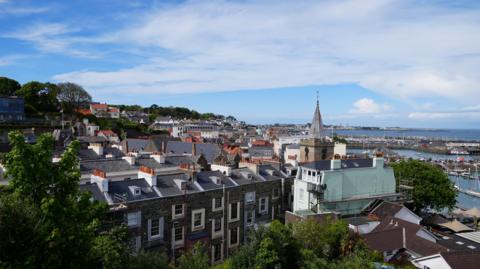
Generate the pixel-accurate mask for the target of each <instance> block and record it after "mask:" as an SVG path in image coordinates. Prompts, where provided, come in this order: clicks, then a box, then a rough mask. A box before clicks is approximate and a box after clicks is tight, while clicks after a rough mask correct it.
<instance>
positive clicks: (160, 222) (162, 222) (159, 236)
mask: <svg viewBox="0 0 480 269" xmlns="http://www.w3.org/2000/svg"><path fill="white" fill-rule="evenodd" d="M152 220H158V234H157V235H152ZM164 227H165V219H164V218H163V217H160V218H155V219H148V240H149V241H151V240H156V239H163V231H164V229H165V228H164Z"/></svg>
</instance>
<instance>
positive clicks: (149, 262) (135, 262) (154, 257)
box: [126, 251, 168, 269]
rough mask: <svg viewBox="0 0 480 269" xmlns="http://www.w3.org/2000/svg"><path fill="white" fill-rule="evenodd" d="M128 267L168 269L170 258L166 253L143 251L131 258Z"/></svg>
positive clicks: (134, 268)
mask: <svg viewBox="0 0 480 269" xmlns="http://www.w3.org/2000/svg"><path fill="white" fill-rule="evenodd" d="M126 267H127V268H129V269H150V268H155V269H166V268H168V258H167V256H166V255H165V253H163V252H160V251H142V252H140V253H138V254H137V255H134V256H133V255H132V256H130V259H129V261H128V263H127V266H126Z"/></svg>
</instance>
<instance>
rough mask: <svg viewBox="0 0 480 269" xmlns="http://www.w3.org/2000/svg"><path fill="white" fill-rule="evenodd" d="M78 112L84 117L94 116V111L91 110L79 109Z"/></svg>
mask: <svg viewBox="0 0 480 269" xmlns="http://www.w3.org/2000/svg"><path fill="white" fill-rule="evenodd" d="M77 112H78V113H80V114H82V115H84V116H88V115H92V111H90V109H77Z"/></svg>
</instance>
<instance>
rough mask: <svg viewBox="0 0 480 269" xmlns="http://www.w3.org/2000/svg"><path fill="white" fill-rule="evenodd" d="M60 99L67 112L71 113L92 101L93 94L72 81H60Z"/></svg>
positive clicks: (58, 85)
mask: <svg viewBox="0 0 480 269" xmlns="http://www.w3.org/2000/svg"><path fill="white" fill-rule="evenodd" d="M57 87H58V90H59V91H58V96H57V98H58V100H59V101H60V104H61V105H62V108H63V110H64V111H65V112H68V113H71V112H73V111H75V110H77V109H79V108H82V107H84V106H85V105H86V104H88V103H90V102H92V96H90V94H89V93H88V92H87V91H86V90H85V89H84V88H83V87H82V86H80V85H77V84H75V83H71V82H65V83H59V84H57Z"/></svg>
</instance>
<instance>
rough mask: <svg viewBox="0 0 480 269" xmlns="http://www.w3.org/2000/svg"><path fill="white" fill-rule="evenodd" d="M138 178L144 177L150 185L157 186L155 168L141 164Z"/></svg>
mask: <svg viewBox="0 0 480 269" xmlns="http://www.w3.org/2000/svg"><path fill="white" fill-rule="evenodd" d="M138 178H144V179H145V180H146V181H147V183H148V185H150V187H153V186H157V177H156V175H155V170H154V169H153V168H150V167H147V166H143V165H142V166H140V169H139V170H138Z"/></svg>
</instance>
